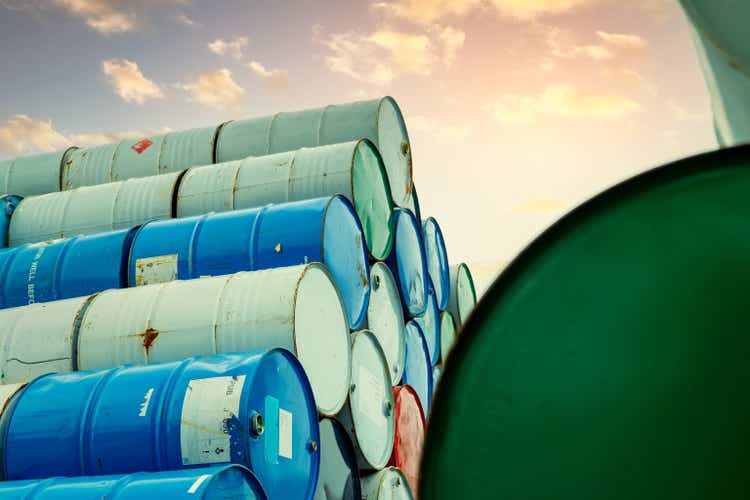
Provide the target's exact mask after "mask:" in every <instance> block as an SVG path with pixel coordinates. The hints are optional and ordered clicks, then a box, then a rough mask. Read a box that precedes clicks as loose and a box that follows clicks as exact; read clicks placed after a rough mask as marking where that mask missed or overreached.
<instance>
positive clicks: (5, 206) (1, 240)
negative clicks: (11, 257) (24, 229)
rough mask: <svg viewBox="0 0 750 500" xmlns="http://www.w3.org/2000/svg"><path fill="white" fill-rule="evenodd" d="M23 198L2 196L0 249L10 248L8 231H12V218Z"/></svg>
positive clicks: (0, 201) (8, 195)
mask: <svg viewBox="0 0 750 500" xmlns="http://www.w3.org/2000/svg"><path fill="white" fill-rule="evenodd" d="M21 199H22V198H21V197H20V196H16V195H10V194H6V195H2V196H0V248H6V247H7V246H8V230H9V229H10V218H11V216H12V215H13V212H14V211H15V209H16V207H17V206H18V204H19V203H20V202H21Z"/></svg>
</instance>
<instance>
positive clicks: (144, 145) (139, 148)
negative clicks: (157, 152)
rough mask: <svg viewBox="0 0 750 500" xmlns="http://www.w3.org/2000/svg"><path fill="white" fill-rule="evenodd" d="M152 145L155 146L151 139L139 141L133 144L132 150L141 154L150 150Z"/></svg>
mask: <svg viewBox="0 0 750 500" xmlns="http://www.w3.org/2000/svg"><path fill="white" fill-rule="evenodd" d="M152 144H153V142H152V141H151V140H149V139H143V140H142V141H138V142H136V143H135V144H133V145H132V146H130V148H131V149H132V150H133V151H135V152H136V153H138V154H141V153H143V152H144V151H146V150H147V149H148V147H149V146H151V145H152Z"/></svg>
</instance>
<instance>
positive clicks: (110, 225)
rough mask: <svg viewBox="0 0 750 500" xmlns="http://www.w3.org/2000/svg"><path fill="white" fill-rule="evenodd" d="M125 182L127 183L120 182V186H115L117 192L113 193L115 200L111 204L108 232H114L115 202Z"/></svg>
mask: <svg viewBox="0 0 750 500" xmlns="http://www.w3.org/2000/svg"><path fill="white" fill-rule="evenodd" d="M128 180H130V179H128ZM126 182H127V181H122V182H120V185H119V186H117V192H116V193H115V199H114V201H113V203H112V217H111V218H110V223H109V229H110V230H114V229H115V213H116V212H117V202H118V201H119V199H120V193H121V192H122V188H123V187H124V186H125V183H126Z"/></svg>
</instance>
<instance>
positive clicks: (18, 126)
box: [0, 115, 69, 156]
mask: <svg viewBox="0 0 750 500" xmlns="http://www.w3.org/2000/svg"><path fill="white" fill-rule="evenodd" d="M68 145H69V142H68V139H67V138H66V137H65V136H64V135H63V134H61V133H60V132H58V131H57V130H55V129H54V128H53V127H52V122H51V121H41V120H40V121H37V120H34V119H32V118H30V117H28V116H26V115H13V116H12V117H10V119H9V120H8V121H7V122H6V123H5V125H3V126H2V127H0V152H2V153H5V154H7V155H11V156H17V155H21V154H28V153H32V152H47V151H55V150H56V149H63V148H65V147H67V146H68Z"/></svg>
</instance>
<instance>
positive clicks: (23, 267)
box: [0, 227, 137, 309]
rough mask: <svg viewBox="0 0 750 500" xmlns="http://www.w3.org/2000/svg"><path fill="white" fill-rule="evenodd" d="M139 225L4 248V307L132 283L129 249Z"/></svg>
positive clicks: (0, 304) (0, 285) (0, 296)
mask: <svg viewBox="0 0 750 500" xmlns="http://www.w3.org/2000/svg"><path fill="white" fill-rule="evenodd" d="M136 230H137V227H136V228H133V229H128V230H123V231H112V232H108V233H101V234H94V235H89V236H77V237H74V238H66V239H62V240H56V241H53V242H50V243H34V244H27V245H22V246H20V247H13V248H9V249H4V250H0V308H3V309H4V308H7V307H18V306H25V305H28V304H33V303H35V302H50V301H52V300H61V299H68V298H72V297H83V296H86V295H91V294H93V293H96V292H100V291H102V290H107V289H110V288H123V287H126V286H127V285H128V282H127V269H128V254H129V252H130V246H131V244H132V242H133V237H134V236H135V232H136Z"/></svg>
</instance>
